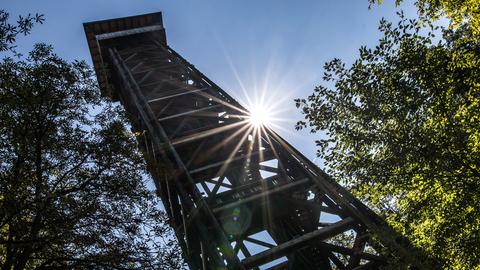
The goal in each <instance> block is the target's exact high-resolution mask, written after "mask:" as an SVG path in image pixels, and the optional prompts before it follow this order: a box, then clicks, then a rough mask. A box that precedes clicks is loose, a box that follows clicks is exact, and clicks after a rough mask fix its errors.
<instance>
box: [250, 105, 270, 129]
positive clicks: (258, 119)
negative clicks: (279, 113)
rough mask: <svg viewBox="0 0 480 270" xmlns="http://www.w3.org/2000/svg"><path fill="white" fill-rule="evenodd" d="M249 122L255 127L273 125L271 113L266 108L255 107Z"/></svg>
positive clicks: (251, 111) (252, 109)
mask: <svg viewBox="0 0 480 270" xmlns="http://www.w3.org/2000/svg"><path fill="white" fill-rule="evenodd" d="M248 121H249V122H250V124H251V125H253V126H254V127H257V128H259V127H262V126H267V125H269V124H270V123H271V121H272V117H271V112H270V111H269V110H268V109H267V108H266V107H265V106H254V107H253V108H251V109H250V114H249V117H248Z"/></svg>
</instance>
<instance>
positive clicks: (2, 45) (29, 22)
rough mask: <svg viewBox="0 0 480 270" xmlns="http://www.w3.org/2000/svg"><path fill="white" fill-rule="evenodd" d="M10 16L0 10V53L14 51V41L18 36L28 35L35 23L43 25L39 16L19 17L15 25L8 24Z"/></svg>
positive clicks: (41, 16)
mask: <svg viewBox="0 0 480 270" xmlns="http://www.w3.org/2000/svg"><path fill="white" fill-rule="evenodd" d="M9 17H10V14H9V13H8V12H6V11H5V10H2V9H0V52H2V51H12V52H13V53H17V52H16V51H15V45H14V44H15V41H16V39H17V36H18V35H20V34H23V35H27V34H29V33H30V30H31V29H32V27H33V25H34V24H35V23H43V21H44V18H43V15H41V14H35V15H31V14H28V15H27V16H25V17H23V16H19V17H18V19H17V22H16V24H12V23H10V22H9Z"/></svg>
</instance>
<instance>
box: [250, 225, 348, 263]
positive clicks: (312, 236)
mask: <svg viewBox="0 0 480 270" xmlns="http://www.w3.org/2000/svg"><path fill="white" fill-rule="evenodd" d="M354 223H355V220H354V219H353V218H350V217H349V218H346V219H344V220H341V221H338V222H336V223H334V224H333V225H331V226H328V227H325V228H322V229H319V230H316V231H313V232H310V233H306V234H304V235H302V236H300V237H297V238H295V239H292V240H290V241H288V242H285V243H282V244H280V245H278V246H276V247H274V248H271V249H269V250H265V251H263V252H260V253H258V254H255V255H253V256H251V257H248V258H245V259H244V260H243V261H242V263H243V265H244V266H245V268H247V269H248V268H253V267H256V266H260V265H262V264H265V263H267V262H269V261H273V260H275V259H278V258H280V257H282V256H285V255H287V254H288V253H290V252H292V251H293V250H295V249H296V248H298V247H301V246H302V245H304V244H305V243H306V242H308V241H312V240H316V241H318V240H322V239H325V238H329V237H332V236H334V235H337V234H339V233H342V232H344V231H346V230H348V229H349V228H350V226H351V225H353V224H354Z"/></svg>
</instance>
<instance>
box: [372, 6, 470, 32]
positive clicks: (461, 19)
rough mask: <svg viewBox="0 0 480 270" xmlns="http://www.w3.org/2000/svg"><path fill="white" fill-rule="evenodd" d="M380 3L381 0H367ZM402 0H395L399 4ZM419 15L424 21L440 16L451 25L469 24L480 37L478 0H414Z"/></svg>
mask: <svg viewBox="0 0 480 270" xmlns="http://www.w3.org/2000/svg"><path fill="white" fill-rule="evenodd" d="M369 2H370V4H374V3H375V2H377V3H379V4H381V3H382V2H383V1H382V0H369ZM401 2H403V0H395V3H396V4H397V5H399V4H400V3H401ZM415 5H416V6H417V8H418V12H419V15H420V16H421V18H422V19H423V20H424V21H431V20H437V19H438V18H440V17H442V16H447V17H448V18H450V20H451V23H452V26H454V27H458V26H460V25H462V24H464V23H466V24H467V25H469V27H470V28H471V32H472V34H474V36H476V40H477V41H478V38H479V37H480V1H478V0H462V1H458V0H416V1H415Z"/></svg>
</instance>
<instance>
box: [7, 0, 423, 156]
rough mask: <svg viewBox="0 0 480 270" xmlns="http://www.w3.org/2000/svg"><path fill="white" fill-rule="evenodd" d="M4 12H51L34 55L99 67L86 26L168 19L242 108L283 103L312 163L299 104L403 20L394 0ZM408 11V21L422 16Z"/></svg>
mask: <svg viewBox="0 0 480 270" xmlns="http://www.w3.org/2000/svg"><path fill="white" fill-rule="evenodd" d="M4 1H5V2H3V3H2V7H1V8H3V9H5V10H6V11H8V12H10V13H11V15H12V16H14V17H16V16H17V15H19V14H26V13H37V12H38V13H43V14H45V18H46V21H45V23H44V24H43V25H40V26H36V27H35V28H34V30H33V32H32V34H31V35H30V36H28V37H22V38H20V39H19V40H18V45H19V50H20V51H23V52H27V51H28V50H30V49H31V48H32V45H33V43H34V42H46V43H50V44H52V45H53V46H54V47H55V50H56V53H57V54H59V55H60V56H61V57H64V58H66V59H69V60H73V59H84V60H87V61H88V62H89V63H91V60H90V55H89V51H88V47H87V42H86V40H85V35H84V33H83V28H82V23H83V22H87V21H94V20H102V19H109V18H116V17H122V16H130V15H136V14H142V13H150V12H157V11H162V12H163V19H164V25H165V27H166V31H167V40H168V43H169V45H170V46H171V47H172V48H174V49H175V50H176V51H177V52H179V53H180V54H181V55H182V56H183V57H185V58H186V59H187V60H188V61H190V62H191V63H192V64H194V65H195V66H196V67H197V68H198V69H199V70H200V71H202V72H203V73H204V74H205V75H207V76H208V77H209V78H210V79H212V80H213V81H214V82H216V83H217V84H218V85H220V86H221V87H222V88H223V89H224V90H226V91H227V92H228V93H230V94H231V95H232V96H233V97H235V98H237V99H238V100H239V101H240V102H241V103H244V104H246V103H248V101H247V100H248V99H250V100H256V99H258V97H259V96H260V94H259V93H265V100H266V101H267V103H269V104H275V108H274V111H277V114H276V115H275V116H274V117H275V118H280V119H282V121H279V122H277V124H279V125H281V127H282V128H281V129H278V128H274V129H276V130H277V131H278V132H279V133H280V134H281V135H282V136H283V137H284V138H286V139H287V140H288V141H289V142H291V143H292V144H293V145H294V146H296V147H297V148H298V149H299V150H300V151H301V152H302V153H304V155H306V156H307V157H308V158H310V159H314V158H315V151H316V148H315V144H314V141H315V139H316V138H318V136H319V135H318V134H310V133H309V132H307V131H302V132H297V131H295V129H294V123H295V122H296V121H297V120H300V119H301V118H302V116H301V115H300V113H299V112H298V110H297V109H296V108H295V105H294V102H293V99H294V98H296V97H306V96H307V95H309V94H310V93H311V92H312V91H313V88H314V87H315V85H318V84H320V83H321V76H322V73H323V70H322V67H323V64H324V63H325V62H326V61H328V60H331V59H332V58H334V57H336V58H340V59H342V60H344V61H345V62H347V63H351V62H352V61H353V60H354V59H355V58H356V57H357V55H358V48H359V47H360V46H362V45H367V46H374V45H375V44H376V42H377V40H378V38H379V37H380V33H379V31H378V30H377V26H378V21H379V20H380V18H382V17H385V18H386V19H388V20H396V15H395V12H396V11H397V10H398V9H397V8H396V7H395V6H394V4H393V2H394V1H393V0H390V1H384V2H385V3H384V4H383V5H381V6H374V7H372V9H370V10H369V9H368V1H367V0H321V1H318V0H311V1H307V0H297V1H286V0H255V1H254V0H251V1H247V0H244V1H233V0H202V1H200V0H189V1H180V0H175V1H174V0H169V1H166V0H83V1H65V0H55V1H54V0H42V1H38V0H4ZM406 2H407V3H404V4H402V9H403V10H404V12H405V14H406V15H407V17H415V16H416V10H415V8H414V7H413V6H412V5H411V3H410V2H409V1H406Z"/></svg>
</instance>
